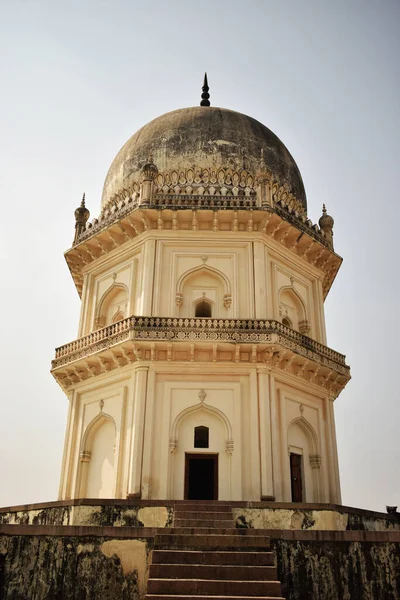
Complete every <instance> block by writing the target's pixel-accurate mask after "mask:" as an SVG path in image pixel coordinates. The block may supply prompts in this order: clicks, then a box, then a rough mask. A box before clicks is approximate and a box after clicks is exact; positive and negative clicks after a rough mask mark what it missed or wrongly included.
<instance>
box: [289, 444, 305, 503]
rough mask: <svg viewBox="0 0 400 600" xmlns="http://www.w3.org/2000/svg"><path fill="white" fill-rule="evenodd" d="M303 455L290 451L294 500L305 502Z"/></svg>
mask: <svg viewBox="0 0 400 600" xmlns="http://www.w3.org/2000/svg"><path fill="white" fill-rule="evenodd" d="M301 461H302V456H301V455H300V454H294V453H293V452H291V453H290V480H291V485H292V502H303V477H302V466H301Z"/></svg>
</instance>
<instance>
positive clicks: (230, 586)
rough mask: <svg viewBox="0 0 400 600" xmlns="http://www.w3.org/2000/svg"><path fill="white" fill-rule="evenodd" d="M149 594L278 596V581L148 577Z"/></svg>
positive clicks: (279, 586) (279, 585)
mask: <svg viewBox="0 0 400 600" xmlns="http://www.w3.org/2000/svg"><path fill="white" fill-rule="evenodd" d="M147 591H148V593H149V594H160V595H165V594H168V595H190V596H193V595H196V596H198V595H204V596H236V597H237V596H243V595H244V594H245V593H246V595H250V596H258V597H259V596H262V597H265V596H268V595H269V596H272V597H273V596H274V595H275V596H280V595H281V584H280V583H279V581H241V580H230V581H227V580H222V581H221V580H218V579H210V580H205V579H149V580H148V582H147Z"/></svg>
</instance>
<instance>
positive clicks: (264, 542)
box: [154, 533, 270, 551]
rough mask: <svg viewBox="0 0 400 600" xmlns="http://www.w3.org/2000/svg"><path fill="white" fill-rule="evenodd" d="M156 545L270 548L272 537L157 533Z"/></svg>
mask: <svg viewBox="0 0 400 600" xmlns="http://www.w3.org/2000/svg"><path fill="white" fill-rule="evenodd" d="M154 547H155V549H157V548H164V549H171V550H174V549H178V548H185V549H186V550H192V549H193V550H200V549H202V550H209V549H212V548H219V549H221V550H230V549H232V550H256V551H257V550H258V549H260V550H264V551H265V550H269V548H270V538H269V537H268V536H262V535H234V534H232V535H216V534H215V533H214V534H212V535H199V534H197V533H194V534H186V535H184V534H176V533H169V534H168V533H165V534H160V535H159V534H157V535H156V536H155V540H154Z"/></svg>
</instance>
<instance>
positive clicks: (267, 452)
mask: <svg viewBox="0 0 400 600" xmlns="http://www.w3.org/2000/svg"><path fill="white" fill-rule="evenodd" d="M257 378H258V409H259V415H260V453H261V466H260V471H261V499H262V500H263V499H265V500H271V499H272V498H273V496H274V485H273V478H272V473H273V470H272V447H271V412H270V411H271V402H270V389H269V381H268V380H269V373H268V369H267V368H259V369H258V370H257Z"/></svg>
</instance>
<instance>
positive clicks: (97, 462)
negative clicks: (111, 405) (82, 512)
mask: <svg viewBox="0 0 400 600" xmlns="http://www.w3.org/2000/svg"><path fill="white" fill-rule="evenodd" d="M115 438H116V427H115V422H114V419H113V418H112V417H111V416H110V415H107V414H105V413H103V412H101V413H100V414H99V415H98V416H97V417H96V418H95V419H93V421H92V422H91V423H90V424H89V425H88V427H87V428H86V431H85V434H84V436H83V440H82V450H81V452H80V464H81V469H80V485H79V496H80V497H83V498H84V497H86V498H113V497H114V495H115V472H116V465H115Z"/></svg>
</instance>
